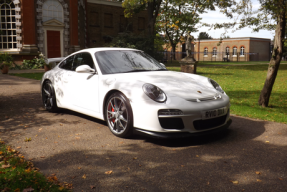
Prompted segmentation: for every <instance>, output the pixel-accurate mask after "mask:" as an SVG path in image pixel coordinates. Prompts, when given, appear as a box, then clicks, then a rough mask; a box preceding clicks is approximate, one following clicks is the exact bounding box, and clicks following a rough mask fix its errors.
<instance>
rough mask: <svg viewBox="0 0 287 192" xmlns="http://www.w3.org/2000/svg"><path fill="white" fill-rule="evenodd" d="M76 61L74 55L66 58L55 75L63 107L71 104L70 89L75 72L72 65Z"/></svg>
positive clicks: (59, 99) (57, 91)
mask: <svg viewBox="0 0 287 192" xmlns="http://www.w3.org/2000/svg"><path fill="white" fill-rule="evenodd" d="M73 62H74V55H72V56H70V57H68V58H66V59H65V60H64V61H63V62H61V64H60V65H59V68H60V69H59V70H58V71H57V74H56V75H55V76H56V77H57V78H56V82H55V83H56V86H57V90H56V93H57V98H58V102H60V105H61V106H63V107H67V108H69V106H70V104H71V93H69V91H70V88H69V87H70V82H71V78H72V75H73V73H74V71H73V69H72V67H73Z"/></svg>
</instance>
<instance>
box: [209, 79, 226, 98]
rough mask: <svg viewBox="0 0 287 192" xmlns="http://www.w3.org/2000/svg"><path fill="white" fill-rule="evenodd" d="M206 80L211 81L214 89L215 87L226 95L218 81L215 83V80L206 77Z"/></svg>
mask: <svg viewBox="0 0 287 192" xmlns="http://www.w3.org/2000/svg"><path fill="white" fill-rule="evenodd" d="M208 80H209V82H210V83H211V85H212V86H213V87H214V89H216V90H217V91H219V92H220V93H223V94H225V95H226V93H225V92H224V91H223V89H222V88H221V87H220V85H219V84H218V83H216V81H214V80H213V79H208Z"/></svg>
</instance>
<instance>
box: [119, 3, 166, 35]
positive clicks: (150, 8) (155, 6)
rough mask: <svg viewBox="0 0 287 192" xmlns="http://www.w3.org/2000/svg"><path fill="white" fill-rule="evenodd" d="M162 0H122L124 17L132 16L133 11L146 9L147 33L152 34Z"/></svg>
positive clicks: (137, 11)
mask: <svg viewBox="0 0 287 192" xmlns="http://www.w3.org/2000/svg"><path fill="white" fill-rule="evenodd" d="M161 3H162V0H124V1H123V3H122V6H123V8H125V11H124V12H125V17H127V18H128V17H132V16H133V15H134V14H135V13H139V12H140V11H142V10H144V9H147V13H148V25H147V28H148V30H147V31H148V35H149V36H154V34H155V30H154V27H155V22H156V17H157V15H158V12H159V9H160V5H161Z"/></svg>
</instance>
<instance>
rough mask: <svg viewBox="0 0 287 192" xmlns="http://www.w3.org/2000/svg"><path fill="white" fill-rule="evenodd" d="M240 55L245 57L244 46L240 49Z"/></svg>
mask: <svg viewBox="0 0 287 192" xmlns="http://www.w3.org/2000/svg"><path fill="white" fill-rule="evenodd" d="M240 55H245V48H244V47H243V46H242V47H240Z"/></svg>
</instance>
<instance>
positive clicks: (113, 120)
mask: <svg viewBox="0 0 287 192" xmlns="http://www.w3.org/2000/svg"><path fill="white" fill-rule="evenodd" d="M112 112H115V110H114V108H112ZM115 120H116V119H113V120H112V121H113V123H114V122H115Z"/></svg>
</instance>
